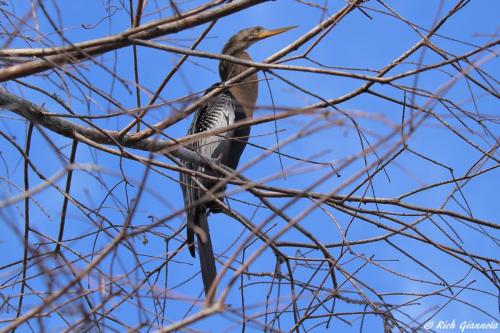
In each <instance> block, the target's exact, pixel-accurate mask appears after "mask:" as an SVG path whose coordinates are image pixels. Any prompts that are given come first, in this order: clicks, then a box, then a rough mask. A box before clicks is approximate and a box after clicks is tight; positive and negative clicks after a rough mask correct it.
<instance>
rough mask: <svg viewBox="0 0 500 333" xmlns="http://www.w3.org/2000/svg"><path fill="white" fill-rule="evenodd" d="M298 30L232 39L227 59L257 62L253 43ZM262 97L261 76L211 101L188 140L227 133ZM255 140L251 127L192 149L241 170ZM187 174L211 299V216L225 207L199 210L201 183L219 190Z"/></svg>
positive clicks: (187, 199) (251, 32)
mask: <svg viewBox="0 0 500 333" xmlns="http://www.w3.org/2000/svg"><path fill="white" fill-rule="evenodd" d="M291 28H293V27H286V28H281V29H274V30H267V29H264V28H262V27H254V28H248V29H244V30H241V31H240V32H238V33H237V34H236V35H234V36H233V37H231V38H230V39H229V41H228V42H227V43H226V45H225V46H224V48H223V49H222V54H225V55H230V56H233V57H237V58H240V59H245V60H252V59H251V58H250V56H249V54H248V53H247V52H246V49H247V48H248V47H249V46H250V45H252V44H253V43H255V42H257V41H259V40H262V39H265V38H267V37H271V36H275V35H277V34H280V33H282V32H285V31H288V30H290V29H291ZM246 69H248V67H246V66H244V65H241V64H236V63H234V62H230V61H226V60H222V61H221V62H220V64H219V74H220V77H221V79H222V81H226V80H229V79H230V78H232V77H234V76H236V75H238V74H240V73H242V72H244V71H245V70H246ZM257 94H258V81H257V74H252V75H250V76H249V77H247V78H246V79H245V80H243V81H242V82H241V83H239V84H236V85H234V86H233V87H231V88H229V89H228V90H227V91H225V92H223V93H221V94H219V95H217V96H216V97H214V98H212V99H210V100H209V101H207V102H206V103H205V104H204V105H202V106H201V107H200V108H199V109H198V110H197V111H196V113H195V115H194V118H193V122H192V123H191V126H190V128H189V131H188V134H194V133H199V132H203V131H208V130H213V129H216V128H223V127H226V126H228V125H231V124H233V123H235V122H237V121H240V120H243V119H247V118H252V115H253V111H254V108H255V103H256V101H257ZM249 134H250V127H241V128H237V129H235V130H231V131H227V132H225V133H222V134H219V135H216V136H209V137H206V138H203V139H200V140H199V141H197V142H194V143H193V144H191V145H190V148H191V149H192V150H193V151H195V152H196V153H198V154H200V155H201V156H202V157H205V158H210V159H214V160H217V161H218V162H219V163H221V164H223V165H225V166H228V167H230V168H231V169H236V168H237V167H238V162H239V160H240V157H241V154H242V153H243V150H244V149H245V145H246V143H247V141H248V136H249ZM184 165H185V166H186V168H188V169H191V170H197V171H201V172H205V173H207V174H211V175H214V174H215V173H213V172H211V170H205V168H203V167H201V166H196V165H193V164H192V163H189V162H184ZM196 180H197V181H194V179H192V178H191V176H189V175H186V174H184V173H181V175H180V183H181V187H182V192H183V196H184V204H185V205H186V207H189V208H188V209H187V244H188V247H189V251H190V253H191V255H192V256H193V257H195V246H194V235H195V234H196V236H197V237H196V238H197V240H198V242H197V243H198V255H199V257H200V266H201V275H202V279H203V286H204V289H205V294H206V293H207V292H208V290H209V288H210V286H211V285H212V283H213V281H214V279H215V276H216V274H217V272H216V269H215V258H214V254H213V250H212V242H211V240H210V233H209V229H208V222H207V213H209V212H213V213H219V212H221V210H222V209H221V207H220V205H217V204H216V203H215V202H208V203H205V204H203V205H196V206H193V203H195V202H196V201H198V200H199V199H200V198H201V197H202V196H203V193H204V192H203V191H202V190H201V189H200V188H199V186H197V185H196V183H197V182H199V183H201V184H202V185H203V186H204V187H205V188H206V189H208V190H210V188H211V187H213V186H214V185H215V184H214V183H213V182H210V181H207V180H205V179H201V178H196ZM224 190H225V188H224V187H222V188H220V189H217V191H216V193H214V194H215V195H217V196H218V197H220V195H221V194H223V193H224Z"/></svg>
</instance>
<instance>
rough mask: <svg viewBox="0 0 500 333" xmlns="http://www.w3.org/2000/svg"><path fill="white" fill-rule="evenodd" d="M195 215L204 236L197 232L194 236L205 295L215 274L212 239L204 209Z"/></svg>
mask: <svg viewBox="0 0 500 333" xmlns="http://www.w3.org/2000/svg"><path fill="white" fill-rule="evenodd" d="M197 215H198V227H200V229H201V230H200V231H201V232H203V233H204V236H205V237H201V236H200V235H199V233H197V237H196V238H197V239H198V255H199V256H200V266H201V277H202V280H203V287H204V288H205V295H207V294H208V290H209V289H210V287H211V286H212V283H213V282H214V280H215V277H216V276H217V270H216V268H215V257H214V251H213V249H212V240H211V239H210V231H209V229H208V221H207V215H206V214H205V212H204V211H203V212H200V213H199V214H197ZM203 238H205V239H203Z"/></svg>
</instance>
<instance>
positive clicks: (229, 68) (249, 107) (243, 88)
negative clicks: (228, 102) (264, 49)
mask: <svg viewBox="0 0 500 333" xmlns="http://www.w3.org/2000/svg"><path fill="white" fill-rule="evenodd" d="M231 55H232V56H234V57H238V58H240V59H244V60H250V61H251V60H252V58H250V55H249V54H248V53H247V52H245V51H240V52H238V53H236V54H231ZM247 69H248V67H246V66H244V65H240V64H235V63H232V62H229V61H221V62H220V65H219V74H220V77H221V79H222V81H226V80H229V79H231V78H233V77H235V76H236V75H238V74H240V73H242V72H244V71H245V70H247ZM229 91H230V92H231V94H232V95H233V96H234V98H235V99H236V100H237V101H238V103H240V104H241V106H243V109H244V110H245V113H246V116H247V117H248V118H251V117H252V115H253V111H254V108H255V103H256V102H257V96H258V92H259V84H258V81H257V74H256V73H254V74H252V75H250V76H249V77H247V78H246V79H245V80H243V81H242V82H240V83H237V84H235V85H234V86H233V87H231V88H229Z"/></svg>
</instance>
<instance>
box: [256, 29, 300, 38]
mask: <svg viewBox="0 0 500 333" xmlns="http://www.w3.org/2000/svg"><path fill="white" fill-rule="evenodd" d="M296 27H297V26H296V25H293V26H290V27H284V28H279V29H274V30H264V31H262V32H261V33H260V34H259V35H258V36H257V38H258V39H259V40H260V39H264V38H267V37H271V36H276V35H279V34H281V33H284V32H286V31H288V30H292V29H293V28H296Z"/></svg>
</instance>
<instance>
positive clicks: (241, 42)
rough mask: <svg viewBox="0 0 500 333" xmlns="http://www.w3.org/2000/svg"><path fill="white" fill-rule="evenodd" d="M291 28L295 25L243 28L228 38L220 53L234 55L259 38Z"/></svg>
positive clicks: (274, 34)
mask: <svg viewBox="0 0 500 333" xmlns="http://www.w3.org/2000/svg"><path fill="white" fill-rule="evenodd" d="M293 28H295V26H291V27H285V28H280V29H273V30H268V29H265V28H263V27H253V28H247V29H243V30H241V31H240V32H238V33H237V34H236V35H234V36H233V37H231V38H230V39H229V41H228V42H227V43H226V45H225V46H224V49H223V50H222V53H223V54H228V55H235V54H237V53H239V52H241V51H244V50H246V49H247V48H248V47H250V46H251V45H252V44H253V43H255V42H258V41H259V40H263V39H266V38H268V37H271V36H276V35H279V34H281V33H283V32H286V31H288V30H290V29H293Z"/></svg>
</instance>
